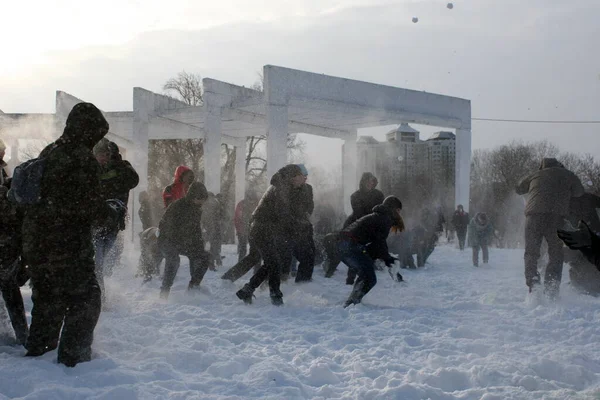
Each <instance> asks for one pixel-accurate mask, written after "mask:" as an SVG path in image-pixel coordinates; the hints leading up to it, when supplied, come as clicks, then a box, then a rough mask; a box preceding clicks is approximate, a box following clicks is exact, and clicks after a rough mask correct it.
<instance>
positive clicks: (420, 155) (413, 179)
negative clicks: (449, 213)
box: [357, 123, 456, 205]
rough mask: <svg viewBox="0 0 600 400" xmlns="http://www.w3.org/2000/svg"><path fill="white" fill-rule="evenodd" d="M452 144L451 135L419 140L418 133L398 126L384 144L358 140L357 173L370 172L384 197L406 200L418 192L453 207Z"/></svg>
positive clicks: (437, 134) (442, 133)
mask: <svg viewBox="0 0 600 400" xmlns="http://www.w3.org/2000/svg"><path fill="white" fill-rule="evenodd" d="M455 144H456V137H455V135H454V133H452V132H445V131H440V132H436V133H434V134H433V135H432V136H431V137H430V138H429V139H427V140H421V139H420V138H419V131H417V130H416V129H414V128H412V127H411V126H409V125H408V124H407V123H402V124H400V126H399V127H398V128H396V129H393V130H391V131H390V132H388V133H387V134H386V141H385V142H380V141H378V140H376V139H375V138H373V137H372V136H361V137H359V139H358V142H357V152H358V166H357V167H358V168H357V171H358V173H359V175H360V174H361V173H362V172H366V171H370V172H373V173H374V174H375V176H377V177H378V179H379V182H380V188H381V190H382V191H383V192H384V193H385V194H395V195H398V196H401V197H406V194H407V193H408V191H410V192H415V191H417V190H416V189H418V192H419V193H427V195H428V197H429V199H428V200H430V201H433V202H435V203H438V204H439V205H443V204H445V203H448V204H453V202H454V182H455V167H454V164H455V158H456V147H455ZM423 200H425V199H423Z"/></svg>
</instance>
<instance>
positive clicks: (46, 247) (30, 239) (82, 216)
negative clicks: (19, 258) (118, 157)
mask: <svg viewBox="0 0 600 400" xmlns="http://www.w3.org/2000/svg"><path fill="white" fill-rule="evenodd" d="M107 132H108V122H106V119H104V117H103V115H102V113H101V112H100V110H98V109H97V108H96V107H95V106H94V105H93V104H90V103H79V104H77V105H75V107H73V109H72V110H71V112H70V113H69V116H68V118H67V123H66V126H65V129H64V132H63V134H62V136H61V137H60V138H59V139H58V140H56V141H55V142H54V143H52V144H50V145H48V146H47V147H46V148H45V149H44V150H43V151H42V152H41V153H40V157H41V158H45V159H46V165H45V170H44V176H43V177H42V181H41V196H42V201H41V202H40V204H36V205H31V206H27V207H26V209H25V217H24V220H23V253H24V255H25V257H26V260H27V261H28V262H29V263H31V264H41V263H52V262H64V261H67V262H70V261H73V260H76V259H84V258H85V259H89V257H90V255H91V257H93V254H94V253H93V251H94V250H93V246H92V234H91V227H92V225H94V224H96V223H98V222H100V221H104V220H105V219H106V218H108V217H109V216H110V215H111V209H110V207H109V206H108V205H107V204H106V203H105V201H104V199H103V198H102V196H101V195H100V179H99V176H100V165H99V164H98V162H97V161H96V159H95V158H94V156H93V154H92V148H93V147H94V145H95V144H96V143H97V142H98V141H99V140H100V139H102V138H103V137H104V135H106V133H107Z"/></svg>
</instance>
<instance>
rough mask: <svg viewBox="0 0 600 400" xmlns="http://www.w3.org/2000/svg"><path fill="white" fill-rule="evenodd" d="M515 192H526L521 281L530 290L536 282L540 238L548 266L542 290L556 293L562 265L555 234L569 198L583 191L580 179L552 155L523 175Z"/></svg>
mask: <svg viewBox="0 0 600 400" xmlns="http://www.w3.org/2000/svg"><path fill="white" fill-rule="evenodd" d="M516 192H517V194H519V195H525V194H527V195H528V197H527V205H526V207H525V217H526V220H525V257H524V258H525V283H526V285H527V286H528V287H529V292H530V293H531V292H532V291H533V290H534V288H535V287H536V286H538V285H540V274H539V272H538V269H537V264H538V259H539V258H540V246H541V244H542V239H546V243H547V244H548V257H549V261H548V265H547V267H546V272H545V276H544V292H545V293H546V294H547V295H548V296H549V297H550V298H554V297H556V296H557V295H558V292H559V288H560V282H561V278H562V268H563V257H564V255H563V249H562V247H563V244H562V242H561V241H560V239H559V238H558V236H557V235H556V231H557V230H558V229H561V228H563V226H564V223H565V218H566V217H567V216H568V215H569V207H570V202H571V198H573V197H581V196H583V194H584V193H585V190H584V188H583V185H582V184H581V181H580V180H579V178H578V177H577V175H575V174H574V173H573V172H571V171H569V170H568V169H566V168H565V167H564V166H563V165H562V164H561V163H559V162H558V161H557V160H556V159H555V158H544V159H543V160H542V163H541V165H540V168H539V170H538V171H536V172H534V173H532V174H530V175H528V176H526V177H525V178H523V179H522V180H521V181H520V182H519V183H518V185H517V187H516Z"/></svg>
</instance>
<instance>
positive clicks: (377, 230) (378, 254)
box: [340, 204, 394, 263]
mask: <svg viewBox="0 0 600 400" xmlns="http://www.w3.org/2000/svg"><path fill="white" fill-rule="evenodd" d="M393 225H394V219H393V213H392V210H390V209H389V208H388V207H386V206H384V205H383V204H380V205H378V206H375V207H374V208H373V212H372V213H371V214H368V215H366V216H364V217H362V218H360V219H359V220H357V221H355V222H353V223H352V224H350V225H349V226H347V227H346V228H344V229H342V231H341V232H340V237H341V238H347V239H349V240H352V241H354V242H356V243H358V244H361V245H363V246H367V245H368V246H369V248H370V251H369V253H370V255H371V256H372V257H373V258H379V259H382V260H383V261H385V262H386V263H390V262H394V259H393V257H392V256H391V255H390V254H389V252H388V247H387V241H386V239H387V237H388V235H389V233H390V229H392V226H393Z"/></svg>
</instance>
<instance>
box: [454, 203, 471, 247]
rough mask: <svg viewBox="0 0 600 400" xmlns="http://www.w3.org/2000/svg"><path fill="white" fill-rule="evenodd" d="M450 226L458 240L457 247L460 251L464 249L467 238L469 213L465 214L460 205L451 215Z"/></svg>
mask: <svg viewBox="0 0 600 400" xmlns="http://www.w3.org/2000/svg"><path fill="white" fill-rule="evenodd" d="M452 226H453V227H454V230H455V231H456V237H457V238H458V247H459V248H460V249H461V250H464V248H465V239H466V238H467V228H468V226H469V213H467V212H465V209H464V207H463V205H462V204H459V205H458V206H457V207H456V211H454V214H453V215H452Z"/></svg>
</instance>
